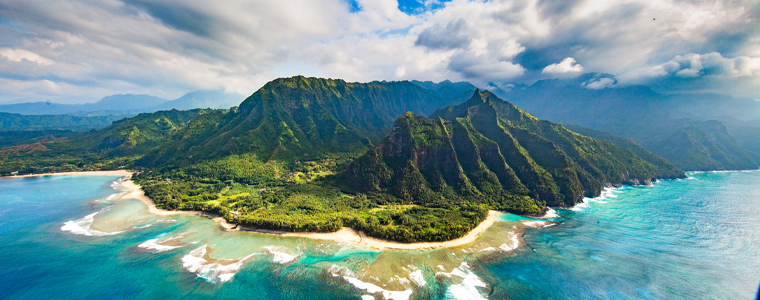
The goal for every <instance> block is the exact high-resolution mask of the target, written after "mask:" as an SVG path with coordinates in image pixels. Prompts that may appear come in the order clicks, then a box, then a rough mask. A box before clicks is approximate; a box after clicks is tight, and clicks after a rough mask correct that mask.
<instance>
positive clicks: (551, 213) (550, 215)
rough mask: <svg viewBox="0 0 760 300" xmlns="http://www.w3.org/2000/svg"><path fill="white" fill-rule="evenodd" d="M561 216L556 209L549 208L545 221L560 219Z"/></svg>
mask: <svg viewBox="0 0 760 300" xmlns="http://www.w3.org/2000/svg"><path fill="white" fill-rule="evenodd" d="M559 217H560V216H559V214H557V211H556V210H554V209H551V208H549V210H547V211H546V214H545V215H544V217H543V218H544V219H556V218H559Z"/></svg>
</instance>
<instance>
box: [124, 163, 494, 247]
mask: <svg viewBox="0 0 760 300" xmlns="http://www.w3.org/2000/svg"><path fill="white" fill-rule="evenodd" d="M131 177H132V174H129V175H127V176H124V177H122V178H121V179H120V180H119V185H121V187H122V188H124V189H125V191H123V192H124V193H125V194H124V195H122V196H120V197H119V198H122V199H137V200H140V201H142V202H143V203H145V205H146V206H147V207H148V212H149V213H152V214H156V215H161V216H168V215H176V214H190V215H196V216H203V217H207V218H210V219H212V220H214V221H216V222H217V223H219V225H220V226H221V227H222V228H223V229H224V230H225V231H245V232H251V233H259V234H271V235H278V236H282V237H295V238H310V239H315V240H330V241H334V242H342V243H350V244H356V245H361V246H365V247H369V248H373V249H378V250H383V249H395V250H422V249H435V248H441V247H446V248H449V247H456V246H462V245H467V244H470V243H472V242H474V241H475V240H477V238H478V237H480V235H481V234H482V233H483V232H485V231H486V229H488V228H489V227H491V225H493V223H495V222H496V219H497V216H498V212H497V211H495V210H491V211H489V212H488V217H486V219H485V220H483V222H480V224H478V226H476V227H475V228H473V229H472V230H470V232H468V233H467V235H465V236H463V237H460V238H457V239H454V240H450V241H445V242H422V243H411V244H406V243H399V242H393V241H388V240H381V239H377V238H373V237H368V236H367V235H365V234H364V232H361V231H356V230H354V229H353V228H350V227H343V229H341V230H339V231H336V232H329V233H322V232H288V231H280V230H266V229H255V228H250V227H246V226H240V225H238V224H230V223H229V222H227V220H226V219H224V217H221V216H218V215H214V214H209V213H205V212H199V211H169V210H163V209H160V208H157V207H156V205H155V203H153V200H152V199H150V198H149V197H147V196H145V192H143V190H142V188H141V187H140V186H139V185H137V184H135V183H134V182H133V181H132V180H131Z"/></svg>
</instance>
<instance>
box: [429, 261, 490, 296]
mask: <svg viewBox="0 0 760 300" xmlns="http://www.w3.org/2000/svg"><path fill="white" fill-rule="evenodd" d="M436 276H445V277H447V278H453V277H459V278H461V280H462V282H461V283H459V284H453V285H451V286H449V287H448V289H446V297H447V298H449V299H486V298H485V296H483V294H481V293H480V291H478V287H482V288H485V287H487V285H486V283H485V282H483V280H481V279H480V277H478V276H477V275H475V273H473V272H472V271H470V266H468V265H467V263H465V262H463V263H462V264H461V265H459V267H457V268H456V269H454V270H452V271H451V273H444V272H438V273H436Z"/></svg>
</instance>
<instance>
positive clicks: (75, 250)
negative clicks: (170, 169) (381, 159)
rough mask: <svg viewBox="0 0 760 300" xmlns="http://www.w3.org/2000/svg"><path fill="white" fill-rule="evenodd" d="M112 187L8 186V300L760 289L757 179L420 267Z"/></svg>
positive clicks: (549, 227) (725, 182)
mask: <svg viewBox="0 0 760 300" xmlns="http://www.w3.org/2000/svg"><path fill="white" fill-rule="evenodd" d="M116 179H117V177H114V176H43V177H34V178H6V179H0V273H1V274H3V276H1V277H0V299H207V298H208V299H211V298H214V299H304V298H308V299H364V300H368V299H537V298H538V299H594V298H598V299H754V298H755V297H756V295H757V289H758V285H759V284H760V226H758V225H760V172H712V173H689V179H684V180H666V181H660V182H657V183H655V184H654V185H653V186H648V187H628V186H626V187H623V188H618V189H611V190H607V191H606V192H605V193H604V194H603V196H602V197H599V198H595V199H586V202H585V203H583V204H580V205H578V206H576V207H575V208H573V209H557V210H556V211H554V210H553V211H552V214H550V215H549V216H547V217H548V218H547V219H532V218H524V217H520V216H515V215H511V214H506V213H504V214H500V216H499V218H500V221H499V222H496V224H495V225H494V226H492V227H491V228H489V229H488V230H487V231H486V232H485V233H484V234H483V235H482V236H481V237H480V238H479V239H478V240H477V241H476V242H474V243H472V244H469V245H465V246H460V247H454V248H443V249H433V250H416V251H400V250H382V251H380V250H373V249H369V248H362V247H359V246H355V245H350V244H342V243H338V242H330V241H321V240H311V239H306V238H286V237H279V236H275V235H265V234H258V233H250V232H227V231H223V230H222V229H221V228H220V227H219V225H218V224H217V223H215V222H214V221H213V220H210V219H207V218H204V217H199V216H193V215H186V214H180V215H172V216H158V215H153V214H150V213H149V212H147V210H146V207H145V205H144V204H143V203H142V202H140V201H138V200H134V199H121V197H119V191H118V188H119V185H118V184H116V183H114V180H116Z"/></svg>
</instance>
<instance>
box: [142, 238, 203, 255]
mask: <svg viewBox="0 0 760 300" xmlns="http://www.w3.org/2000/svg"><path fill="white" fill-rule="evenodd" d="M164 235H165V234H161V235H159V236H158V237H156V238H155V239H150V240H147V241H145V242H142V243H141V244H139V245H137V248H142V249H145V250H153V251H154V252H157V253H158V252H166V251H170V250H174V249H179V248H182V247H185V246H189V245H194V244H197V243H198V242H190V243H182V242H179V240H180V239H182V238H184V237H185V235H182V234H181V235H177V236H173V237H170V238H167V239H164V240H162V241H160V242H159V239H161V237H163V236H164ZM167 242H169V243H170V245H164V244H165V243H167Z"/></svg>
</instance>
